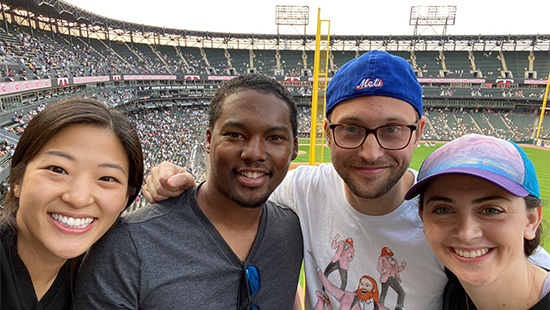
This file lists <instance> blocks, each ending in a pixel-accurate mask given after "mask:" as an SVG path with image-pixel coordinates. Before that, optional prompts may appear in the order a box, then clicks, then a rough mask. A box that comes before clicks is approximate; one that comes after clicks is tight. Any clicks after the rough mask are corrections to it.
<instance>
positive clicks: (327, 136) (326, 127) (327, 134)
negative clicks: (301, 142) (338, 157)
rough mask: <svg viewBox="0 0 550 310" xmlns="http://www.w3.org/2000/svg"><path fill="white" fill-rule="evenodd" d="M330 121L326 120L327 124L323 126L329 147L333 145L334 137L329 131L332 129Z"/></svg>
mask: <svg viewBox="0 0 550 310" xmlns="http://www.w3.org/2000/svg"><path fill="white" fill-rule="evenodd" d="M328 125H329V121H328V119H326V118H325V122H324V124H323V130H324V131H325V140H327V146H328V147H330V146H331V143H332V140H331V139H332V136H331V135H330V133H329V131H330V128H328Z"/></svg>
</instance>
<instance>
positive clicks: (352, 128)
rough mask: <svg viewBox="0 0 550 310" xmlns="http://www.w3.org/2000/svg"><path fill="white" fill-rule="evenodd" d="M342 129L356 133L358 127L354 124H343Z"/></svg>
mask: <svg viewBox="0 0 550 310" xmlns="http://www.w3.org/2000/svg"><path fill="white" fill-rule="evenodd" d="M344 130H345V131H346V133H358V132H359V127H356V126H345V127H344Z"/></svg>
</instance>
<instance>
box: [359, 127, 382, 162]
mask: <svg viewBox="0 0 550 310" xmlns="http://www.w3.org/2000/svg"><path fill="white" fill-rule="evenodd" d="M359 155H360V156H361V157H363V158H364V159H365V160H366V161H368V162H374V161H376V160H377V159H378V158H380V157H382V156H383V155H384V149H383V148H382V147H380V144H378V141H377V140H376V137H375V136H374V134H373V133H369V134H368V135H367V137H366V138H365V141H364V142H363V144H362V145H361V146H360V147H359Z"/></svg>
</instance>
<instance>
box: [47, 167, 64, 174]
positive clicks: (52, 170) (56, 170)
mask: <svg viewBox="0 0 550 310" xmlns="http://www.w3.org/2000/svg"><path fill="white" fill-rule="evenodd" d="M46 169H47V170H50V171H51V172H53V173H59V174H67V171H65V169H63V168H61V167H59V166H48V167H46Z"/></svg>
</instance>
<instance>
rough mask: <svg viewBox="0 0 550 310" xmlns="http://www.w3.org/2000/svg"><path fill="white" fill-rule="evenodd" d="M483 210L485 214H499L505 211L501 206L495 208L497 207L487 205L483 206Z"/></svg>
mask: <svg viewBox="0 0 550 310" xmlns="http://www.w3.org/2000/svg"><path fill="white" fill-rule="evenodd" d="M481 212H482V213H483V214H485V215H499V214H502V213H504V211H502V210H501V209H499V208H495V207H486V208H483V209H482V210H481Z"/></svg>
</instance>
